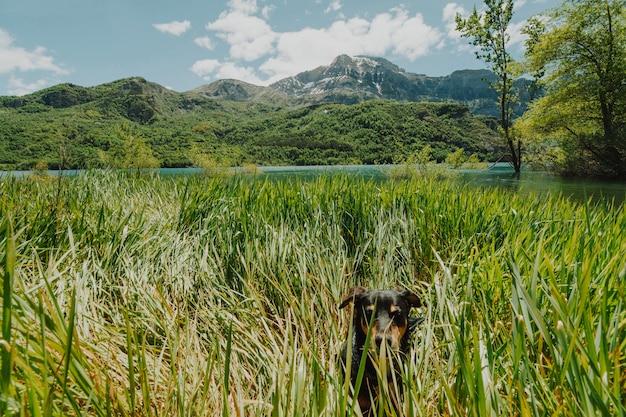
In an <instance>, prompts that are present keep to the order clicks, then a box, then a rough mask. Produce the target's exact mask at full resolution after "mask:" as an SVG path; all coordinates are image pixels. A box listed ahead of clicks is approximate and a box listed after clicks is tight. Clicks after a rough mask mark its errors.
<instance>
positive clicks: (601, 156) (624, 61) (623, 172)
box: [523, 0, 626, 178]
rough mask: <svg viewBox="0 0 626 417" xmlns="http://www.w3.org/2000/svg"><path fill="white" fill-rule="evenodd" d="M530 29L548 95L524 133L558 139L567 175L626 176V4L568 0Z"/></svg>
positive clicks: (535, 63) (531, 51) (531, 53)
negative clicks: (543, 73)
mask: <svg viewBox="0 0 626 417" xmlns="http://www.w3.org/2000/svg"><path fill="white" fill-rule="evenodd" d="M541 21H542V22H544V23H543V24H536V22H537V21H534V22H535V24H534V26H532V27H530V28H529V29H528V30H527V31H528V33H529V34H530V35H531V37H530V39H533V42H532V43H531V44H530V45H529V46H530V47H529V48H528V49H527V54H526V55H527V64H528V67H529V70H530V71H534V72H538V73H542V72H545V76H544V77H543V82H544V85H545V95H544V96H543V97H541V98H540V99H539V100H537V101H536V102H535V103H534V104H533V105H532V106H531V108H530V110H529V111H528V113H527V115H525V117H524V121H523V124H524V127H525V131H527V132H531V133H534V134H535V135H537V136H540V137H542V138H543V139H545V138H552V139H556V140H558V143H559V145H560V149H561V152H562V153H561V158H560V160H559V161H558V162H560V163H561V164H562V165H561V169H563V170H564V171H567V172H568V173H575V174H579V175H580V174H590V175H602V176H611V177H619V178H624V177H626V2H625V1H624V0H566V1H565V2H564V3H563V4H562V5H561V7H559V8H557V9H554V10H552V11H551V12H550V13H549V14H547V15H546V16H544V17H542V18H541Z"/></svg>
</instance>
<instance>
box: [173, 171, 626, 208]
mask: <svg viewBox="0 0 626 417" xmlns="http://www.w3.org/2000/svg"><path fill="white" fill-rule="evenodd" d="M394 168H396V167H394V166H391V165H344V166H335V165H329V166H270V167H257V175H260V176H266V177H267V178H271V179H282V178H292V177H300V178H311V179H312V178H315V177H317V176H320V175H327V174H332V173H341V174H344V175H354V176H359V177H362V178H364V179H366V180H383V179H386V178H388V173H389V172H390V171H391V170H393V169H394ZM237 170H243V168H238V169H237ZM190 172H201V171H200V170H197V169H196V170H194V169H192V168H186V169H177V168H171V169H162V170H161V174H163V175H181V174H186V173H190ZM452 178H453V179H454V180H455V181H460V182H461V183H463V184H468V185H471V186H478V187H497V188H502V189H506V190H510V191H514V192H518V193H522V194H526V193H562V194H563V195H564V196H566V197H568V198H571V199H573V200H577V201H581V202H582V201H585V200H586V199H588V198H593V199H594V200H598V199H600V198H602V197H604V198H606V199H608V200H612V199H614V200H615V202H616V203H622V202H624V200H625V199H626V182H616V181H601V180H596V179H581V178H564V177H561V176H559V175H556V174H553V173H549V172H545V171H529V170H522V172H521V173H520V174H519V176H518V175H516V174H515V172H514V170H513V168H511V166H510V165H509V164H507V163H499V164H495V165H494V166H493V167H492V168H490V169H484V170H482V169H481V170H473V169H467V170H463V169H461V170H455V171H454V175H453V176H452Z"/></svg>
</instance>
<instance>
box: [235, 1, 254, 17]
mask: <svg viewBox="0 0 626 417" xmlns="http://www.w3.org/2000/svg"><path fill="white" fill-rule="evenodd" d="M228 7H229V8H230V9H231V10H233V11H235V12H239V13H242V14H248V15H251V14H254V13H256V12H257V10H258V6H257V4H256V0H230V1H229V2H228Z"/></svg>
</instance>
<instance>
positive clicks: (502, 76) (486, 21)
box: [456, 0, 522, 172]
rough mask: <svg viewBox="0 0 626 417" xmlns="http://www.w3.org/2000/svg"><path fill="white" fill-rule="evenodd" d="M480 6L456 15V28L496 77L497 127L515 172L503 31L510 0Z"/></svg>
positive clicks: (509, 64)
mask: <svg viewBox="0 0 626 417" xmlns="http://www.w3.org/2000/svg"><path fill="white" fill-rule="evenodd" d="M484 3H485V6H486V7H487V9H486V10H485V12H484V13H479V12H478V10H477V9H476V7H474V10H473V12H472V13H471V14H470V15H469V17H467V18H466V19H463V17H462V16H461V15H460V14H457V15H456V29H457V30H458V31H459V32H461V36H463V37H465V38H470V43H471V44H472V45H474V46H476V47H478V49H477V50H476V57H477V58H478V59H481V60H483V61H484V62H485V63H487V64H488V65H489V66H490V69H491V70H492V71H493V72H494V73H495V74H496V75H497V76H498V81H496V82H495V83H493V84H492V85H491V87H492V88H493V89H494V90H495V91H496V93H497V94H498V103H499V106H500V125H501V127H502V132H503V134H504V138H505V140H506V143H507V145H508V147H509V151H510V153H511V155H510V157H511V163H512V164H513V168H514V169H515V172H519V171H520V169H521V165H522V156H521V142H520V140H519V138H518V139H517V141H516V139H515V137H514V135H513V131H512V122H511V118H512V115H513V109H512V104H513V102H514V100H515V94H514V91H513V64H514V60H513V58H512V57H511V55H510V54H509V52H508V51H507V44H508V42H509V39H510V37H509V34H508V32H507V29H508V27H509V23H510V22H511V18H512V17H513V0H507V1H503V0H485V2H484Z"/></svg>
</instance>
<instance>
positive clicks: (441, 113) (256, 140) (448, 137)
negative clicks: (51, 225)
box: [0, 78, 502, 170]
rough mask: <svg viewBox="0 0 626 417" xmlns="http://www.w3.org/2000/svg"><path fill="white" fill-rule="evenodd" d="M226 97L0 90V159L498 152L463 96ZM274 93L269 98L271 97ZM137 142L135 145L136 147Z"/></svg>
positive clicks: (7, 164)
mask: <svg viewBox="0 0 626 417" xmlns="http://www.w3.org/2000/svg"><path fill="white" fill-rule="evenodd" d="M265 98H266V99H264V100H251V99H249V100H245V101H239V102H237V101H233V100H224V99H221V98H210V97H207V96H206V95H202V94H199V93H197V92H186V93H177V92H174V91H172V90H169V89H167V88H164V87H162V86H160V85H158V84H155V83H151V82H148V81H146V80H144V79H142V78H128V79H123V80H118V81H115V82H112V83H108V84H103V85H100V86H96V87H89V88H85V87H80V86H76V85H71V84H61V85H57V86H54V87H51V88H47V89H44V90H41V91H38V92H36V93H33V94H30V95H26V96H23V97H0V169H5V170H6V169H25V168H32V167H33V166H35V164H37V163H39V166H42V165H45V164H47V165H48V166H49V167H50V168H55V167H57V166H58V165H59V161H60V160H63V161H64V165H65V167H68V168H69V167H71V168H89V167H101V166H107V165H110V164H111V162H112V161H114V160H116V159H117V160H119V159H120V158H126V159H128V158H129V155H128V154H129V152H131V150H133V149H134V150H135V151H136V149H137V145H138V144H139V145H141V146H140V147H139V148H141V152H143V153H141V152H140V154H141V155H143V154H146V153H147V154H151V155H152V156H153V157H154V158H155V160H156V162H157V163H158V165H160V166H162V167H170V166H190V165H192V164H193V163H194V162H196V163H197V161H198V160H199V159H200V160H206V159H209V160H210V161H212V162H214V163H216V164H224V165H239V164H242V163H246V162H248V163H255V164H345V163H390V162H394V161H399V160H402V159H403V157H405V156H407V155H411V154H412V153H414V152H417V151H419V150H421V149H422V148H423V147H424V146H425V145H427V144H428V145H430V146H432V148H433V150H434V152H433V156H434V157H435V158H437V159H440V160H441V159H443V158H445V156H446V155H447V154H448V153H449V152H452V151H454V150H456V149H457V148H459V147H460V148H463V149H465V151H466V154H467V155H470V154H473V153H476V154H478V156H479V157H480V158H481V159H494V158H497V157H499V156H500V154H501V152H502V150H501V149H498V148H497V146H496V145H495V143H497V134H496V132H495V131H493V130H492V129H491V128H490V127H489V125H490V123H492V120H491V119H488V118H484V117H474V116H472V114H471V113H470V111H469V110H468V108H467V107H466V106H465V105H463V104H458V103H451V102H444V103H399V102H394V101H389V100H370V101H365V102H361V103H358V104H354V105H346V104H339V103H321V104H316V105H308V106H304V107H298V108H292V107H290V106H287V107H285V103H284V102H281V101H280V98H281V96H280V94H277V95H275V96H272V97H271V100H267V96H266V97H265ZM272 103H273V104H272ZM137 152H139V151H137Z"/></svg>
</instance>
